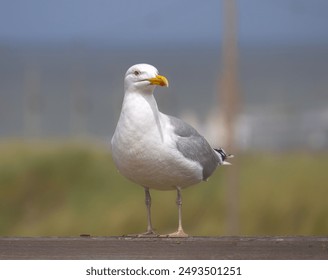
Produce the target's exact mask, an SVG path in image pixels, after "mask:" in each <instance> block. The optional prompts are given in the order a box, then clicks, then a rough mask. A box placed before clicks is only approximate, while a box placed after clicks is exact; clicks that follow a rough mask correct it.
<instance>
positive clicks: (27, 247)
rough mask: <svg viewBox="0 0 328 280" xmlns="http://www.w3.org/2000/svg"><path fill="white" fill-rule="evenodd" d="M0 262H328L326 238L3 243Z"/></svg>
mask: <svg viewBox="0 0 328 280" xmlns="http://www.w3.org/2000/svg"><path fill="white" fill-rule="evenodd" d="M0 259H50V260H51V259H284V260H286V259H297V260H300V259H308V260H309V259H328V237H188V238H134V237H35V238H33V237H23V238H18V237H17V238H13V237H3V238H0Z"/></svg>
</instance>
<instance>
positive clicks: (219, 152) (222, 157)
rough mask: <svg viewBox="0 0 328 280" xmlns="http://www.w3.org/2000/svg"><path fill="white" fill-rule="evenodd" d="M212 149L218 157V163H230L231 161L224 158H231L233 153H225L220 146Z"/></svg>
mask: <svg viewBox="0 0 328 280" xmlns="http://www.w3.org/2000/svg"><path fill="white" fill-rule="evenodd" d="M214 151H215V152H216V154H217V155H218V157H219V164H220V165H231V163H230V162H228V161H226V159H228V158H233V157H234V155H231V154H227V153H226V152H225V151H224V150H223V149H222V148H220V149H214Z"/></svg>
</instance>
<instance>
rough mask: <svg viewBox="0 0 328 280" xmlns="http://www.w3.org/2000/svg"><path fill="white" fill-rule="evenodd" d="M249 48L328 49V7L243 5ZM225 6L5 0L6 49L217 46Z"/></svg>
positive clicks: (141, 0) (284, 2) (210, 0)
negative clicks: (70, 45)
mask: <svg viewBox="0 0 328 280" xmlns="http://www.w3.org/2000/svg"><path fill="white" fill-rule="evenodd" d="M237 4H238V10H239V15H240V19H239V32H240V33H239V35H240V37H239V40H240V42H241V43H242V44H256V45H259V44H264V45H265V44H270V45H272V44H284V45H286V44H307V43H311V44H326V43H328V1H326V0H311V1H309V0H239V1H238V0H237ZM221 17H222V1H220V0H204V1H199V0H165V1H163V0H162V1H157V0H138V1H132V0H0V44H40V43H42V44H48V43H85V44H91V45H101V44H105V45H112V46H119V47H121V46H126V47H129V46H143V45H150V46H151V45H164V46H165V45H166V44H167V45H172V44H173V45H174V44H176V45H188V44H196V45H199V44H200V45H216V44H218V43H219V42H220V38H221V37H222V36H221V35H222V34H221Z"/></svg>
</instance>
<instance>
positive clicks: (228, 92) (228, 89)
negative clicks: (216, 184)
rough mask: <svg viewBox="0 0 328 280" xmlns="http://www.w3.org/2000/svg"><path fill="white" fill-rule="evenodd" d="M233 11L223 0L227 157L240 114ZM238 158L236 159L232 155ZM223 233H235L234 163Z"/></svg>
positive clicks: (236, 189)
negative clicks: (224, 231)
mask: <svg viewBox="0 0 328 280" xmlns="http://www.w3.org/2000/svg"><path fill="white" fill-rule="evenodd" d="M236 13H237V10H236V1H235V0H223V15H222V17H223V43H222V54H221V55H222V56H221V57H222V68H221V76H220V87H219V88H220V92H219V95H220V96H219V101H220V110H221V112H222V115H223V126H224V131H225V137H226V138H225V140H226V141H225V143H226V146H225V148H226V150H227V152H228V153H232V154H236V143H235V123H236V118H237V116H238V112H239V110H240V98H239V92H240V89H239V83H238V61H237V60H238V50H237V14H236ZM236 158H238V155H236ZM226 172H227V173H226V174H227V177H226V180H225V186H226V203H227V205H226V213H227V214H226V219H227V224H226V232H227V234H238V233H239V182H238V179H239V172H238V164H237V163H236V160H235V162H234V164H233V165H232V166H229V168H227V170H226Z"/></svg>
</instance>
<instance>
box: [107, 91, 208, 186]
mask: <svg viewBox="0 0 328 280" xmlns="http://www.w3.org/2000/svg"><path fill="white" fill-rule="evenodd" d="M174 137H175V135H174V133H173V129H172V127H171V125H170V123H169V121H168V118H167V117H166V116H165V115H164V114H162V113H160V112H158V109H157V105H156V101H155V99H154V97H153V95H148V96H142V95H140V94H129V95H126V96H125V98H124V102H123V106H122V112H121V116H120V119H119V122H118V124H117V127H116V130H115V133H114V136H113V138H112V155H113V159H114V162H115V164H116V166H117V168H118V170H119V171H120V172H121V173H122V174H123V175H124V176H125V177H127V178H128V179H130V180H131V181H134V182H136V183H137V184H139V185H142V186H145V187H149V188H155V189H160V190H170V189H175V187H176V186H179V187H187V186H190V185H193V184H196V183H198V182H200V181H201V180H202V168H201V166H200V165H199V164H198V163H196V162H194V161H191V160H188V159H186V158H184V157H183V156H182V154H181V153H180V152H178V151H177V149H176V144H175V141H174V140H175V139H174Z"/></svg>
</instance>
